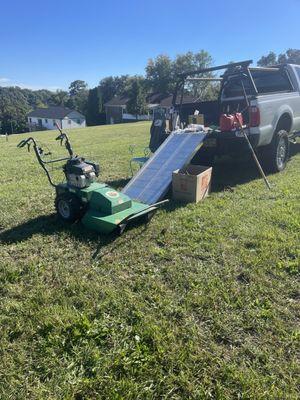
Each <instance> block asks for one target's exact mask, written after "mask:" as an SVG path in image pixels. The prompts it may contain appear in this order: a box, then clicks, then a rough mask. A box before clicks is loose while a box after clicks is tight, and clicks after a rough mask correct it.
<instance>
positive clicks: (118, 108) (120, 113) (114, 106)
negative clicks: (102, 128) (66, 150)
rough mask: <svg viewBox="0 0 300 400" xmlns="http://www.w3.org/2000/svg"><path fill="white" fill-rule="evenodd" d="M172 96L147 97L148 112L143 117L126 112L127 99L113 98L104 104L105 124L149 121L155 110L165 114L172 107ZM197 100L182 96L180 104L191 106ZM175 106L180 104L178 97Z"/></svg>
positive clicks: (153, 95)
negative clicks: (162, 111) (161, 110)
mask: <svg viewBox="0 0 300 400" xmlns="http://www.w3.org/2000/svg"><path fill="white" fill-rule="evenodd" d="M172 100H173V96H172V95H166V94H162V93H151V94H149V95H148V96H147V108H148V112H147V114H145V115H138V116H137V117H136V116H135V115H132V114H130V113H128V111H127V103H128V101H129V98H128V97H126V96H115V97H113V98H112V99H111V100H109V101H108V102H107V103H105V104H104V106H105V112H106V123H107V124H118V123H121V122H129V121H137V120H138V121H143V120H151V119H152V116H153V113H154V112H155V110H156V109H161V108H163V109H164V110H165V111H166V112H168V111H169V109H170V108H171V106H172ZM196 100H197V99H196V98H195V97H192V96H184V97H183V99H182V104H185V105H187V104H192V103H194V102H195V101H196ZM176 104H177V105H178V104H180V96H178V97H177V99H176Z"/></svg>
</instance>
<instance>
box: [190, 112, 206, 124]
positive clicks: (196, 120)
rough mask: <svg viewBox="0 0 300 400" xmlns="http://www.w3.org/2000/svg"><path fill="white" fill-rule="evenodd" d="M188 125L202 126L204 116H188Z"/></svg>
mask: <svg viewBox="0 0 300 400" xmlns="http://www.w3.org/2000/svg"><path fill="white" fill-rule="evenodd" d="M189 124H196V125H204V114H198V115H189Z"/></svg>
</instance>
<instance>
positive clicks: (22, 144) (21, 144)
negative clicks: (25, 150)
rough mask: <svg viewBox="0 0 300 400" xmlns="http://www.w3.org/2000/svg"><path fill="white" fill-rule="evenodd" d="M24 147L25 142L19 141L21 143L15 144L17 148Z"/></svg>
mask: <svg viewBox="0 0 300 400" xmlns="http://www.w3.org/2000/svg"><path fill="white" fill-rule="evenodd" d="M24 146H25V140H21V142H20V143H18V144H17V147H24Z"/></svg>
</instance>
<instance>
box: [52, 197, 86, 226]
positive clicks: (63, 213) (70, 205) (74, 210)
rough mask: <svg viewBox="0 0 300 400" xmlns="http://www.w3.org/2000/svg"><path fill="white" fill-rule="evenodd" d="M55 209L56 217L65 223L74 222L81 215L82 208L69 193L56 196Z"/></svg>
mask: <svg viewBox="0 0 300 400" xmlns="http://www.w3.org/2000/svg"><path fill="white" fill-rule="evenodd" d="M55 209H56V212H57V214H58V216H59V217H60V218H61V219H62V220H64V221H67V222H74V221H77V220H78V219H80V218H81V217H82V215H83V211H84V207H83V204H82V203H81V201H80V200H79V199H78V198H77V197H76V196H74V195H72V194H70V193H63V194H58V195H57V196H56V199H55Z"/></svg>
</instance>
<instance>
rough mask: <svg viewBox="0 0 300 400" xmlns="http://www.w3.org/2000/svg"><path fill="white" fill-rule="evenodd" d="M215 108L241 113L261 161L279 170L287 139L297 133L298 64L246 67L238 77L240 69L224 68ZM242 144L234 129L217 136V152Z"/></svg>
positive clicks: (299, 124) (299, 108) (284, 158)
mask: <svg viewBox="0 0 300 400" xmlns="http://www.w3.org/2000/svg"><path fill="white" fill-rule="evenodd" d="M243 86H244V87H243ZM246 98H248V101H249V103H250V109H249V108H248V107H247V103H246ZM219 107H220V110H219V113H220V114H222V113H226V114H234V113H236V112H240V113H242V114H243V119H244V122H245V123H246V125H247V126H248V134H249V139H250V141H251V143H252V145H253V146H254V147H255V148H256V149H257V153H258V154H259V156H260V158H261V161H262V162H263V163H264V164H265V166H266V167H267V168H268V169H269V170H272V171H274V172H277V171H282V170H283V169H284V168H285V166H286V163H287V160H288V158H289V145H290V142H291V141H294V140H295V138H296V136H298V135H299V132H300V66H299V65H291V64H286V65H280V66H276V67H271V68H252V67H250V68H247V73H245V74H242V78H241V71H240V69H238V70H235V69H234V68H233V69H228V70H227V71H226V72H225V74H224V75H223V80H222V85H221V91H220V98H219ZM244 144H245V142H244V140H243V139H242V138H239V132H238V130H237V131H235V132H234V131H229V132H221V133H220V134H219V135H218V153H219V154H220V153H223V154H224V153H228V152H229V153H230V152H231V153H232V152H234V150H237V149H238V148H240V146H241V145H244Z"/></svg>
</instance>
